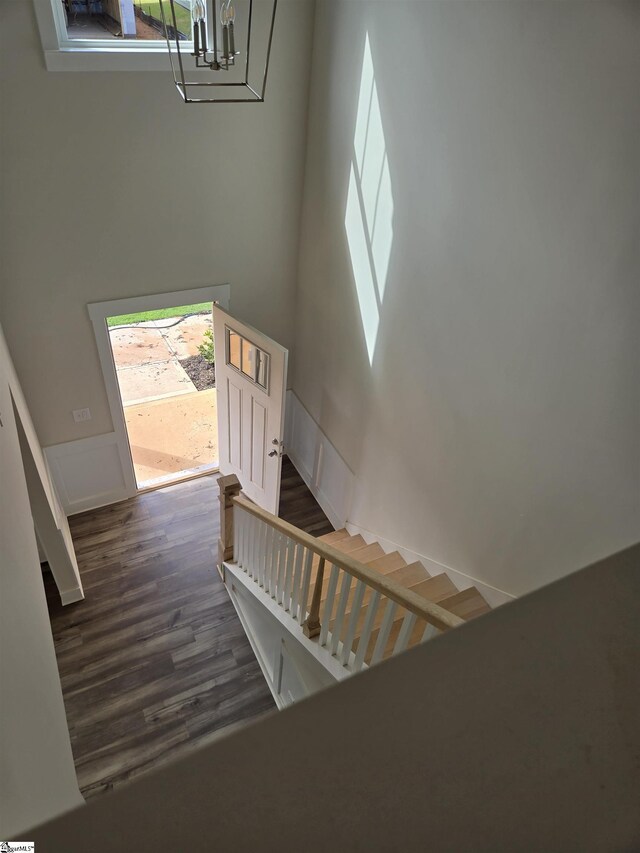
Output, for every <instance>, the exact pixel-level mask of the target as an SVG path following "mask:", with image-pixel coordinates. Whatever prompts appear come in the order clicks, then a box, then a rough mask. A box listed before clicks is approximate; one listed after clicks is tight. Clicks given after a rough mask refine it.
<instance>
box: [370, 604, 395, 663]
mask: <svg viewBox="0 0 640 853" xmlns="http://www.w3.org/2000/svg"><path fill="white" fill-rule="evenodd" d="M397 606H398V605H397V604H396V603H395V601H392V600H391V599H389V600H388V601H387V607H386V609H385V611H384V618H383V620H382V626H381V627H380V633H379V634H378V641H377V642H376V645H375V648H374V650H373V657H372V658H371V665H372V666H373V664H376V663H378V661H380V660H382V655H383V654H384V650H385V648H386V647H387V642H388V641H389V634H390V633H391V628H392V626H393V620H394V617H395V615H396V608H397Z"/></svg>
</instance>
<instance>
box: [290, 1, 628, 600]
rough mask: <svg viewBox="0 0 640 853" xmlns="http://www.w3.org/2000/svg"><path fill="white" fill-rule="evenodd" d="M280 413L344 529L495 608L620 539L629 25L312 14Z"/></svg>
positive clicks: (553, 8) (595, 19)
mask: <svg viewBox="0 0 640 853" xmlns="http://www.w3.org/2000/svg"><path fill="white" fill-rule="evenodd" d="M314 44H315V48H316V49H315V52H314V65H313V68H312V80H311V102H310V114H309V133H308V149H307V161H306V172H305V190H304V202H303V224H302V237H301V250H300V267H299V290H298V302H297V317H296V330H297V337H296V370H295V374H294V380H293V387H294V391H295V393H296V395H297V396H298V397H299V399H300V401H301V402H302V404H303V405H304V407H305V408H306V410H307V411H308V412H309V414H310V415H311V417H312V418H313V420H314V421H315V422H316V423H317V425H318V426H319V428H320V429H321V431H322V432H323V434H324V435H325V436H326V437H327V439H328V440H329V441H330V442H331V443H332V445H333V446H334V447H335V449H336V451H337V453H339V454H340V456H341V457H342V458H343V459H344V461H345V463H346V465H347V466H348V467H349V469H350V470H351V471H352V472H353V473H354V475H355V477H354V491H353V501H352V506H351V510H350V513H349V521H350V522H351V523H352V524H353V525H356V526H360V527H361V528H362V529H366V530H369V531H372V532H374V533H375V534H377V535H379V536H382V537H384V538H386V539H389V540H393V541H395V542H397V543H400V544H401V545H403V546H404V547H406V548H409V549H410V550H411V551H413V552H416V553H420V554H424V555H428V556H429V557H430V558H431V559H432V560H434V561H436V562H438V563H441V564H443V565H445V566H451V567H453V568H454V569H456V570H459V571H461V572H463V573H465V574H467V575H470V576H471V577H475V578H477V579H479V580H481V581H483V582H485V583H487V584H490V585H492V586H495V587H497V588H498V589H502V590H504V591H506V592H509V593H512V594H522V593H524V592H527V591H529V590H531V589H533V588H536V587H538V586H541V585H543V584H545V583H547V582H549V581H551V580H553V579H555V578H557V577H560V576H562V575H564V574H567V573H569V572H571V571H573V570H576V569H578V568H580V567H581V566H584V565H586V564H588V563H590V562H593V561H595V560H596V559H598V558H600V557H603V556H605V555H607V554H610V553H613V552H615V551H617V550H619V549H622V548H624V547H625V546H627V545H629V544H631V543H633V542H635V541H637V540H638V539H640V476H639V468H638V466H639V454H638V435H639V434H640V399H639V387H640V383H639V382H638V379H639V376H638V369H639V367H638V366H639V365H640V336H639V335H638V319H639V318H640V314H639V308H640V293H639V290H638V282H639V281H640V109H639V108H638V80H639V79H640V9H639V8H638V4H637V3H634V2H601V3H583V2H565V3H556V2H544V0H542V2H539V0H533V2H517V3H515V2H513V3H504V2H486V1H485V0H472V2H462V0H460V2H456V3H451V2H424V3H415V2H403V0H398V2H394V3H393V12H392V13H391V12H390V9H389V4H383V3H378V2H358V3H354V2H348V1H347V0H319V2H318V3H317V6H316V22H315V31H314Z"/></svg>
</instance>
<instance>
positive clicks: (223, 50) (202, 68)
mask: <svg viewBox="0 0 640 853" xmlns="http://www.w3.org/2000/svg"><path fill="white" fill-rule="evenodd" d="M277 2H278V0H235V2H234V0H160V12H161V15H162V23H163V26H164V34H165V38H166V40H167V48H168V50H169V57H170V60H171V70H172V71H173V79H174V82H175V85H176V88H177V90H178V92H179V93H180V95H181V96H182V98H183V100H184V101H185V103H187V104H218V103H226V104H237V103H262V102H263V101H264V95H265V90H266V87H267V72H268V70H269V58H270V55H271V42H272V40H273V26H274V24H275V19H276V6H277ZM185 10H187V11H188V12H190V15H189V16H188V18H187V21H188V23H187V24H186V25H185V17H186V16H187V11H185ZM187 29H188V30H189V32H188V33H187ZM190 47H191V50H189V48H190ZM256 54H257V59H256Z"/></svg>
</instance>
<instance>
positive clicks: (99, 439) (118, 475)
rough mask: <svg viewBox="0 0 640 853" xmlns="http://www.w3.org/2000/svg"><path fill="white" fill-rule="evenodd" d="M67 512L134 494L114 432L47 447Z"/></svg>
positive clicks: (49, 461) (112, 501)
mask: <svg viewBox="0 0 640 853" xmlns="http://www.w3.org/2000/svg"><path fill="white" fill-rule="evenodd" d="M44 452H45V456H46V458H47V462H48V464H49V469H50V471H51V474H52V476H53V481H54V483H55V486H56V490H57V492H58V494H59V496H60V500H61V503H62V506H63V508H64V510H65V512H66V514H67V515H73V514H74V513H77V512H84V511H85V510H88V509H95V508H96V507H99V506H104V505H105V504H110V503H115V502H116V501H121V500H124V499H125V498H129V497H132V495H133V494H134V493H135V492H134V491H132V490H131V487H130V485H127V478H126V474H125V469H124V466H123V462H122V458H121V451H120V448H119V446H118V441H117V437H116V433H115V432H110V433H105V434H104V435H96V436H93V437H91V438H83V439H80V440H79V441H68V442H65V443H64V444H55V445H52V446H50V447H45V448H44Z"/></svg>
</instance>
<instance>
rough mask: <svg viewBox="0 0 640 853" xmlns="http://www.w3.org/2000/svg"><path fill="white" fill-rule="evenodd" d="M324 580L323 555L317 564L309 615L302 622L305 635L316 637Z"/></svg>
mask: <svg viewBox="0 0 640 853" xmlns="http://www.w3.org/2000/svg"><path fill="white" fill-rule="evenodd" d="M323 580H324V557H320V563H319V564H318V574H317V575H316V583H315V586H314V588H313V598H312V599H311V610H310V611H309V616H308V617H307V618H306V619H305V621H304V622H303V624H302V631H303V633H304V635H305V637H309V638H311V637H317V636H318V634H319V633H320V628H321V627H322V626H321V625H320V603H321V601H322V581H323Z"/></svg>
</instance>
